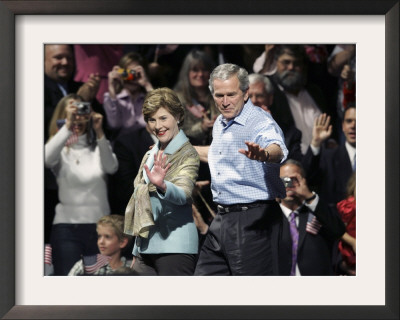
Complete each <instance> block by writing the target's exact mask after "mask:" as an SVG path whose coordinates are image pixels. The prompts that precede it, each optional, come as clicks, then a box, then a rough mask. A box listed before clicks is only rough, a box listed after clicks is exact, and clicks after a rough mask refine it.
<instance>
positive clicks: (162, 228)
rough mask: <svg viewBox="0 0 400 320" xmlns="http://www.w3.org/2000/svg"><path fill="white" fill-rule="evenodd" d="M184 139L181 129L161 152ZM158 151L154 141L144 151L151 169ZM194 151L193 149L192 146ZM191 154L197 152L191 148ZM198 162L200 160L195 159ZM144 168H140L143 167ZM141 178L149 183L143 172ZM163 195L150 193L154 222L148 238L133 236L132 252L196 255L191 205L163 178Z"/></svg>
mask: <svg viewBox="0 0 400 320" xmlns="http://www.w3.org/2000/svg"><path fill="white" fill-rule="evenodd" d="M187 141H188V138H187V137H186V135H185V134H184V132H183V131H182V130H180V131H179V133H178V134H177V135H176V136H175V137H174V139H172V141H171V142H170V143H169V144H168V146H167V147H166V148H165V150H164V154H165V155H168V154H173V153H175V152H176V151H177V150H179V148H180V147H181V146H182V145H183V144H184V143H185V142H187ZM158 150H159V143H158V144H156V145H155V146H154V147H153V148H152V149H151V150H150V151H149V152H148V153H147V154H148V155H149V157H148V159H147V161H146V164H147V166H148V167H149V169H150V170H151V168H152V167H153V164H154V154H155V153H157V152H158ZM193 150H194V148H193ZM194 154H195V155H197V153H196V151H195V150H194ZM199 164H200V162H199ZM143 171H144V169H143ZM143 176H144V179H145V180H146V182H147V183H149V179H148V177H147V175H146V172H145V171H144V172H143ZM165 184H166V185H167V191H166V192H165V194H164V195H163V194H160V193H158V192H152V193H150V203H151V208H152V212H153V217H154V223H155V225H154V226H152V227H151V228H150V232H149V237H148V238H142V237H137V238H136V241H135V245H134V248H133V252H132V253H133V255H135V256H137V255H138V253H145V254H161V253H186V254H197V252H198V233H197V229H196V225H195V224H194V221H193V216H192V205H191V204H188V203H187V199H186V196H185V193H184V192H183V190H182V189H181V188H179V187H177V186H176V185H174V184H173V183H171V182H169V181H165Z"/></svg>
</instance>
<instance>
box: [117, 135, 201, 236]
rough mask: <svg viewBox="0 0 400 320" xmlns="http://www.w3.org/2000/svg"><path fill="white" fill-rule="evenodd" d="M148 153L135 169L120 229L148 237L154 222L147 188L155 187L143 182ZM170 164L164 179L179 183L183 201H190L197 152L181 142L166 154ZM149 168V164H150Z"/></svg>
mask: <svg viewBox="0 0 400 320" xmlns="http://www.w3.org/2000/svg"><path fill="white" fill-rule="evenodd" d="M148 157H149V153H147V154H146V155H145V156H144V157H143V160H142V163H141V164H140V169H139V173H138V175H137V176H136V178H135V181H134V184H133V186H134V191H133V194H132V196H131V198H130V200H129V202H128V205H127V207H126V210H125V225H124V233H126V234H129V235H132V236H141V237H143V238H148V236H149V230H150V227H151V226H153V225H154V219H153V214H152V210H151V203H150V192H154V191H156V187H155V186H154V185H153V184H152V183H146V181H145V179H144V177H143V166H144V164H145V163H146V161H147V159H148ZM168 163H171V167H170V168H169V170H168V171H167V174H166V176H165V180H166V181H169V182H171V183H173V184H174V185H176V186H177V187H180V188H181V189H182V190H183V191H184V192H185V195H186V199H187V203H188V204H191V203H192V191H193V188H194V184H195V182H196V179H197V175H198V169H199V163H200V162H199V155H198V154H197V152H196V150H195V149H194V148H193V146H192V145H191V144H190V142H189V141H187V142H185V143H184V144H183V145H182V146H181V147H180V148H179V150H177V151H176V152H175V153H174V154H172V155H168ZM150 169H151V168H150Z"/></svg>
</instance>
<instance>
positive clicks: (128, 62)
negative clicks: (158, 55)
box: [103, 52, 153, 141]
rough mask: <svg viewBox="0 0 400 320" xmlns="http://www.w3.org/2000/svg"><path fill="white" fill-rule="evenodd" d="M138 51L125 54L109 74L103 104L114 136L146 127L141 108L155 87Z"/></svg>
mask: <svg viewBox="0 0 400 320" xmlns="http://www.w3.org/2000/svg"><path fill="white" fill-rule="evenodd" d="M144 65H145V63H144V60H143V58H142V57H141V55H140V54H139V53H136V52H129V53H127V54H125V55H124V56H123V57H122V58H121V59H120V61H119V64H118V65H117V66H114V67H113V68H112V70H111V71H110V72H109V73H108V92H106V93H104V103H103V107H104V110H105V112H106V114H107V124H108V127H109V128H110V130H111V131H113V134H112V136H111V139H112V140H113V141H114V140H115V138H116V137H117V136H118V135H119V134H122V133H124V132H126V131H128V130H130V129H134V128H139V127H145V126H146V122H145V121H144V119H143V114H142V107H143V102H144V97H145V94H146V93H147V92H149V91H151V90H153V86H152V84H151V83H150V81H149V79H148V77H147V74H146V71H145V67H144Z"/></svg>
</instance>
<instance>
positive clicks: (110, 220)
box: [97, 214, 130, 241]
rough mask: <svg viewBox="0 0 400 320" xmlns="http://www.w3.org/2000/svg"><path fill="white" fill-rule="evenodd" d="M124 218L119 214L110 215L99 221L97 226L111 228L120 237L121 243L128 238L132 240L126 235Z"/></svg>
mask: <svg viewBox="0 0 400 320" xmlns="http://www.w3.org/2000/svg"><path fill="white" fill-rule="evenodd" d="M124 220H125V218H124V216H122V215H119V214H110V215H108V216H104V217H101V218H100V220H99V221H97V226H99V225H101V226H105V225H107V226H109V227H111V228H112V229H113V230H114V233H115V235H116V236H117V237H118V240H119V241H122V240H124V239H126V238H128V239H130V236H128V235H127V234H125V233H124Z"/></svg>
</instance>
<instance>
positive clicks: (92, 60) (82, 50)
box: [74, 44, 123, 104]
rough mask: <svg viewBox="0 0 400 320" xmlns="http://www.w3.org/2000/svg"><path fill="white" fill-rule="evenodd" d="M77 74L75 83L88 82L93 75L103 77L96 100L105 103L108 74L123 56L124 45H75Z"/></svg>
mask: <svg viewBox="0 0 400 320" xmlns="http://www.w3.org/2000/svg"><path fill="white" fill-rule="evenodd" d="M74 51H75V61H76V74H75V78H74V80H75V81H80V82H86V81H88V79H89V75H90V74H91V73H98V74H99V75H100V76H101V79H100V87H99V91H98V92H97V95H96V99H97V101H99V102H100V103H101V104H102V103H103V96H104V93H105V92H107V91H108V79H107V77H108V73H109V72H110V71H111V69H112V68H113V67H114V66H115V65H117V64H118V61H119V59H120V58H121V57H122V55H123V46H122V45H104V44H103V45H97V44H87V45H80V44H75V45H74Z"/></svg>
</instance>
